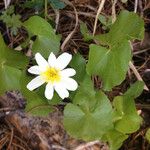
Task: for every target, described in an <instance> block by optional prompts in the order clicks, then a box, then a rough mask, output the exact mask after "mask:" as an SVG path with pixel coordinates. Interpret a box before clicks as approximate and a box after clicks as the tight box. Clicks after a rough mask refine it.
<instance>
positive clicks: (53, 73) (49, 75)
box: [41, 67, 60, 83]
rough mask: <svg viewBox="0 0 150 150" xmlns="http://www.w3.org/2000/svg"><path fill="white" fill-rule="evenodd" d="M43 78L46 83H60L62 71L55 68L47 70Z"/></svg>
mask: <svg viewBox="0 0 150 150" xmlns="http://www.w3.org/2000/svg"><path fill="white" fill-rule="evenodd" d="M41 76H42V77H43V79H44V80H45V81H46V82H52V83H54V82H59V81H60V71H59V70H57V69H55V68H51V67H50V68H47V70H46V71H44V72H42V73H41Z"/></svg>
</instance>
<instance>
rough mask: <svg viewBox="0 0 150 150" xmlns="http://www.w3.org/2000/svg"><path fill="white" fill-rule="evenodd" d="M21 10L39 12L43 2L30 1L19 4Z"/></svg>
mask: <svg viewBox="0 0 150 150" xmlns="http://www.w3.org/2000/svg"><path fill="white" fill-rule="evenodd" d="M21 6H22V7H23V8H34V9H35V10H36V11H40V10H41V9H42V8H43V6H44V0H32V1H26V2H24V4H21Z"/></svg>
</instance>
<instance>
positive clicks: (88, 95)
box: [64, 77, 113, 140]
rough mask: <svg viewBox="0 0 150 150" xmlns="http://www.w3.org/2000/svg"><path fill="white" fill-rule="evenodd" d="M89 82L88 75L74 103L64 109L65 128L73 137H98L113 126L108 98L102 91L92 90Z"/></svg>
mask: <svg viewBox="0 0 150 150" xmlns="http://www.w3.org/2000/svg"><path fill="white" fill-rule="evenodd" d="M90 82H91V80H90V78H89V77H88V78H86V79H85V81H84V82H83V84H82V85H81V87H80V88H79V90H78V92H77V94H76V95H75V98H74V104H68V105H67V106H66V107H65V110H64V126H65V128H66V130H67V131H68V133H69V134H70V135H72V136H73V137H76V138H79V139H80V138H81V139H84V140H95V139H100V138H101V137H102V136H103V135H104V134H105V133H106V132H107V131H108V130H110V129H111V128H112V127H113V124H112V107H111V104H110V102H109V100H108V99H107V97H106V95H105V94H104V93H103V92H101V91H100V92H95V91H93V87H90V86H91V85H92V84H90V85H89V83H90ZM87 86H89V87H87ZM86 88H87V89H91V90H92V91H91V90H90V91H89V90H86Z"/></svg>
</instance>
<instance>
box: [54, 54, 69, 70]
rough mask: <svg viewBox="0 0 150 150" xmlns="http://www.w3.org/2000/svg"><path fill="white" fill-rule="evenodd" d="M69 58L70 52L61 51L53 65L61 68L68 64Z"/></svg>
mask: <svg viewBox="0 0 150 150" xmlns="http://www.w3.org/2000/svg"><path fill="white" fill-rule="evenodd" d="M71 59H72V55H71V54H68V53H63V54H61V55H60V56H59V57H58V58H57V60H56V65H55V67H56V68H58V69H60V70H62V69H64V68H65V67H66V66H67V65H68V64H69V62H70V61H71Z"/></svg>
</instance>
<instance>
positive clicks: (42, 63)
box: [35, 53, 49, 70]
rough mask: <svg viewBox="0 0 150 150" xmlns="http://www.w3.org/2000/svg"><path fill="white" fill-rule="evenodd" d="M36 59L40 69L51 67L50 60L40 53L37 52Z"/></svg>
mask: <svg viewBox="0 0 150 150" xmlns="http://www.w3.org/2000/svg"><path fill="white" fill-rule="evenodd" d="M35 60H36V62H37V64H38V65H39V67H40V70H45V69H46V68H47V67H49V65H48V62H47V61H46V60H45V59H44V58H43V56H42V55H41V54H40V53H36V54H35Z"/></svg>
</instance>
